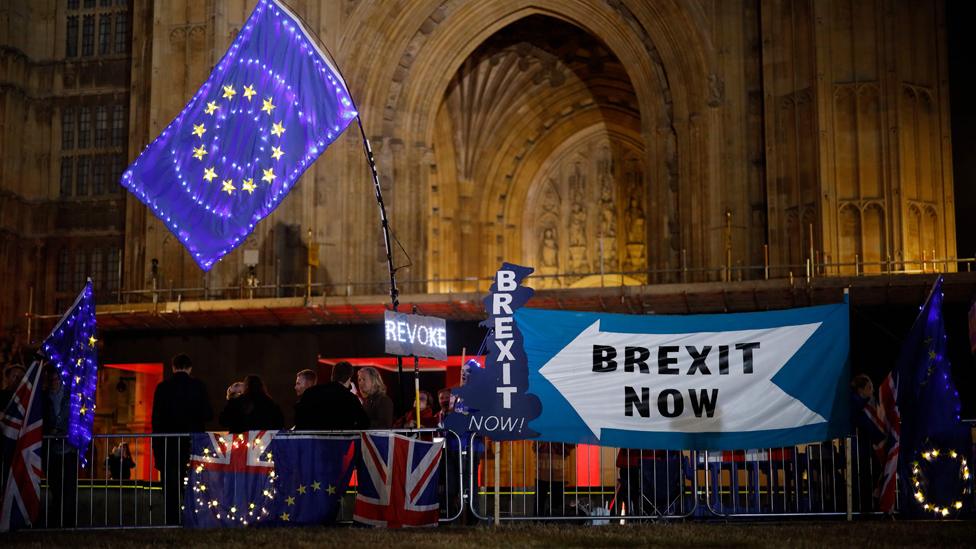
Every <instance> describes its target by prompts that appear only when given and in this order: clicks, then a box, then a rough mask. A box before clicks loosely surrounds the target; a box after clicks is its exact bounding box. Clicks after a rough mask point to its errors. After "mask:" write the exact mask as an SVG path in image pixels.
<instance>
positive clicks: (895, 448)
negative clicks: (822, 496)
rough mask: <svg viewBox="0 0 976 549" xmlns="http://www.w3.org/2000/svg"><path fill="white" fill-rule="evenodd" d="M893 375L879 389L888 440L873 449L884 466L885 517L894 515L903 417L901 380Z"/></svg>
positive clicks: (879, 409)
mask: <svg viewBox="0 0 976 549" xmlns="http://www.w3.org/2000/svg"><path fill="white" fill-rule="evenodd" d="M896 376H897V374H896V373H895V372H892V373H890V374H888V377H886V378H885V380H884V383H882V384H881V387H878V407H877V415H878V422H879V424H880V426H881V431H882V432H883V433H884V434H885V438H884V439H883V440H881V441H880V442H879V443H877V444H875V445H874V450H875V452H877V454H878V460H879V461H880V462H881V471H882V472H881V488H880V490H879V492H880V507H881V511H882V512H884V513H893V512H894V511H895V502H896V500H897V497H896V492H897V489H898V486H897V480H898V476H897V473H898V455H899V454H900V453H901V452H900V451H901V447H900V442H901V441H900V439H901V415H900V414H899V412H898V402H897V401H898V380H897V379H896Z"/></svg>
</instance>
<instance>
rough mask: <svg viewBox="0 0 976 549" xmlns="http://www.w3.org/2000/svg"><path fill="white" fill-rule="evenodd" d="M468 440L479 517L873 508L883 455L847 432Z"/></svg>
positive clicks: (813, 512) (640, 516) (814, 512)
mask: <svg viewBox="0 0 976 549" xmlns="http://www.w3.org/2000/svg"><path fill="white" fill-rule="evenodd" d="M469 441H470V442H469V444H468V448H467V458H468V459H467V462H468V465H467V467H468V471H470V474H469V477H468V482H469V486H470V494H472V497H471V498H470V503H469V504H470V506H471V512H472V513H473V514H474V515H475V516H476V517H477V518H479V519H481V520H499V521H520V520H547V521H548V520H555V521H561V520H577V521H579V520H583V521H591V522H605V521H607V520H609V518H607V517H612V518H613V520H620V519H625V520H635V519H636V520H644V519H676V518H686V517H691V516H699V517H707V516H711V517H760V516H762V517H776V516H778V517H785V516H832V515H853V514H877V513H879V511H878V510H877V507H876V499H877V498H876V494H875V493H874V489H875V487H876V486H877V479H878V476H879V474H880V469H879V464H878V463H877V462H876V458H874V456H873V452H872V450H871V448H870V446H864V445H858V444H857V439H856V438H853V437H852V438H849V439H837V440H833V441H827V442H822V443H814V444H805V445H799V446H794V447H788V448H764V449H751V450H738V451H725V452H706V451H700V452H699V451H675V450H630V449H625V448H623V449H618V448H609V447H596V446H588V445H571V444H561V443H547V442H534V441H515V442H489V441H485V440H483V439H480V437H476V436H471V437H470V439H469ZM848 450H850V452H848ZM496 470H497V472H498V474H497V476H496V474H495V471H496ZM597 509H603V511H596V510H597ZM600 517H604V518H602V519H601V518H600Z"/></svg>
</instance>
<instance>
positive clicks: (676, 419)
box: [539, 320, 826, 438]
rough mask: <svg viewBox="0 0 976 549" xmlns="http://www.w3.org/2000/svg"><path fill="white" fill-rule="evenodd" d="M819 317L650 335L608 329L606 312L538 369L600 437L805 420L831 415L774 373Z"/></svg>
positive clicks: (782, 425) (756, 427) (758, 427)
mask: <svg viewBox="0 0 976 549" xmlns="http://www.w3.org/2000/svg"><path fill="white" fill-rule="evenodd" d="M820 325H821V322H814V323H809V324H799V325H788V326H777V327H770V328H763V329H753V330H740V331H722V332H696V333H681V334H647V333H614V332H603V331H601V330H600V321H599V320H597V321H595V322H594V323H593V324H591V325H590V326H589V327H588V328H586V329H585V330H583V332H582V333H580V334H579V335H578V336H577V337H576V338H575V339H574V340H573V341H571V342H570V343H569V344H568V345H566V346H565V347H564V348H563V349H562V350H560V351H559V352H558V353H556V354H555V355H554V356H552V358H551V359H549V360H548V361H547V362H546V363H545V364H544V365H543V366H542V367H541V368H540V369H539V374H540V375H542V376H543V377H544V378H545V379H546V380H548V381H549V382H550V383H551V384H552V385H553V387H555V389H556V390H557V391H559V393H561V394H562V396H563V397H564V398H565V399H566V400H567V401H568V402H569V404H570V405H571V406H572V407H573V408H574V409H575V410H576V412H577V413H578V414H579V416H580V417H581V418H582V420H583V421H584V422H585V423H586V425H587V427H588V428H589V429H590V431H592V433H593V435H594V436H596V437H597V438H600V437H601V431H602V430H603V429H619V430H627V431H645V432H647V431H670V432H682V433H715V432H738V431H763V430H772V429H787V428H796V427H801V426H805V425H813V424H818V423H823V422H825V421H826V420H825V419H824V417H822V416H821V415H819V414H817V413H816V412H814V411H813V410H811V409H810V408H808V407H807V406H806V405H804V404H803V403H802V402H800V401H799V400H797V399H795V398H793V397H792V396H790V395H788V394H787V393H786V392H784V391H783V390H782V389H781V388H780V387H778V386H777V385H776V384H775V383H773V381H772V380H773V377H774V376H775V375H776V374H777V372H779V371H780V370H781V369H782V368H783V366H785V365H786V363H787V362H789V361H790V359H791V358H792V357H793V356H794V355H795V354H796V353H797V351H798V350H799V349H800V348H801V347H802V346H803V344H804V343H806V341H807V340H808V339H810V337H811V336H812V335H813V334H814V332H816V331H817V328H819V327H820ZM811 382H816V380H813V379H811Z"/></svg>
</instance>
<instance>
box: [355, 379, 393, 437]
mask: <svg viewBox="0 0 976 549" xmlns="http://www.w3.org/2000/svg"><path fill="white" fill-rule="evenodd" d="M357 379H358V381H359V392H360V394H361V395H362V398H363V409H364V410H366V415H367V416H369V428H370V429H389V428H391V427H393V401H392V400H390V397H388V396H386V385H385V384H384V383H383V378H381V377H380V373H379V372H378V371H376V368H373V367H372V366H367V367H365V368H362V369H360V370H359V375H358V376H357Z"/></svg>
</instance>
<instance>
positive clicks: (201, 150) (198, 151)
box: [193, 145, 207, 160]
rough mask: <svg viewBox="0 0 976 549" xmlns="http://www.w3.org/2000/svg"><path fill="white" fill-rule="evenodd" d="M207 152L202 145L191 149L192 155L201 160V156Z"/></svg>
mask: <svg viewBox="0 0 976 549" xmlns="http://www.w3.org/2000/svg"><path fill="white" fill-rule="evenodd" d="M206 154H207V148H206V147H204V146H203V145H200V146H199V147H197V148H195V149H193V157H194V158H196V159H197V160H203V157H204V156H206Z"/></svg>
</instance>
